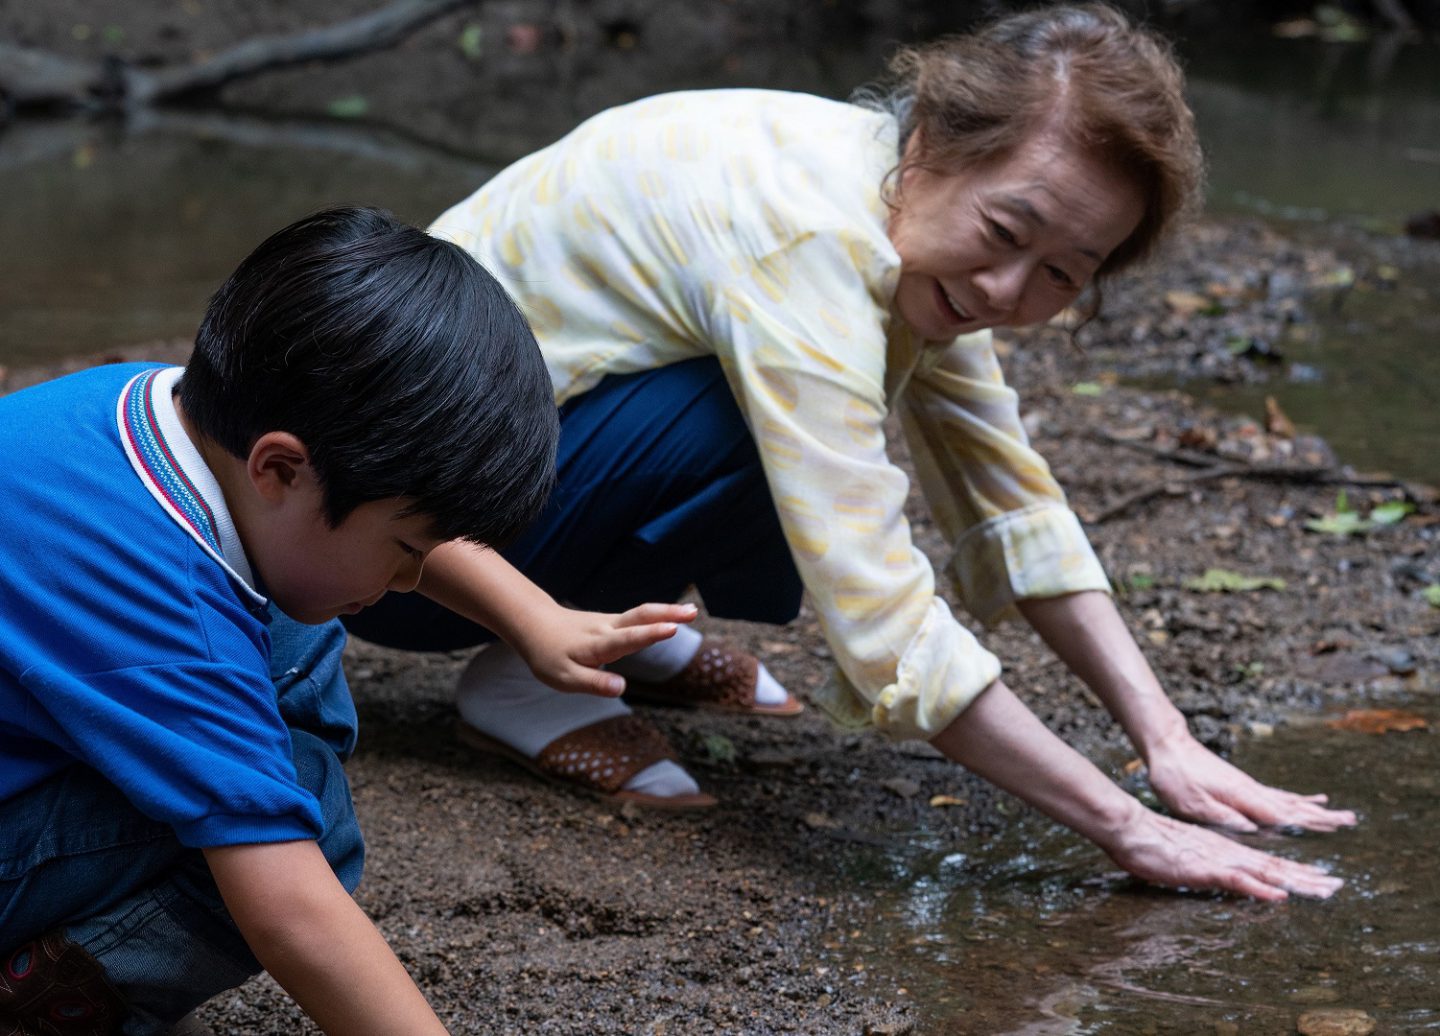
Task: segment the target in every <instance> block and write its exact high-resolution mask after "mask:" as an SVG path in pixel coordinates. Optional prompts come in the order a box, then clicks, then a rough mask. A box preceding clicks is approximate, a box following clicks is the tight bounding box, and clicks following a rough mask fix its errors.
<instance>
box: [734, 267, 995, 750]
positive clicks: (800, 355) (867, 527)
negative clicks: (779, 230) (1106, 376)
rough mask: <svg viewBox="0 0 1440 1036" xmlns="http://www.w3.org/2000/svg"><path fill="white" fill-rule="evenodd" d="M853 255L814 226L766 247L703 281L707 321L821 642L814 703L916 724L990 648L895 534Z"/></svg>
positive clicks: (879, 392)
mask: <svg viewBox="0 0 1440 1036" xmlns="http://www.w3.org/2000/svg"><path fill="white" fill-rule="evenodd" d="M866 255H867V253H866V250H865V248H864V247H863V245H862V244H861V243H858V242H855V241H852V242H850V243H849V247H845V246H844V245H843V243H842V245H841V246H839V247H837V246H836V244H835V242H834V241H832V240H829V239H825V238H819V239H808V240H804V241H801V242H800V243H797V244H796V245H794V246H792V247H790V248H787V249H785V250H783V251H781V252H777V253H774V254H771V255H768V256H766V257H764V258H763V259H761V260H758V261H756V262H755V263H753V264H752V265H751V266H750V267H749V268H748V269H746V270H745V271H744V272H743V275H742V276H738V277H735V278H732V279H730V280H729V281H728V282H726V283H724V284H722V285H719V286H717V288H716V294H715V301H714V308H713V314H712V327H711V329H710V330H711V338H712V340H713V341H715V342H716V343H718V345H717V351H718V353H719V355H720V359H721V363H722V367H723V368H724V369H725V371H726V374H727V377H728V378H729V379H730V381H731V384H732V387H733V388H734V391H735V394H736V398H737V399H738V400H739V401H740V404H741V408H742V410H743V411H744V413H745V415H746V419H747V421H748V422H749V424H750V427H751V430H752V433H753V434H754V437H755V441H756V444H757V446H758V448H759V451H760V455H761V458H762V461H763V463H764V465H765V471H766V476H767V478H768V480H769V484H770V488H771V493H772V495H773V498H774V500H775V505H776V510H777V511H778V513H779V516H780V521H781V525H782V526H783V528H784V530H785V535H786V537H787V540H788V541H789V544H790V547H791V551H792V553H793V555H794V557H795V561H796V565H797V567H798V569H799V571H800V574H801V577H802V579H803V580H804V582H805V586H806V589H807V590H808V591H809V594H810V599H811V603H812V605H813V606H814V608H815V610H816V614H817V616H818V619H819V622H820V624H821V627H822V628H823V630H824V632H825V635H826V638H827V640H828V641H829V643H830V646H831V649H832V650H833V652H834V655H835V660H836V663H837V667H838V672H837V674H836V678H835V680H834V681H833V682H832V684H831V685H830V686H829V687H828V688H827V689H826V691H825V692H824V693H823V694H822V695H821V699H822V700H821V702H820V704H821V705H822V706H823V707H825V708H826V710H827V711H828V712H830V713H831V715H832V716H834V717H835V718H836V719H837V720H839V721H841V722H843V723H863V722H867V721H868V722H873V723H875V724H876V725H878V726H880V727H882V728H884V729H885V730H886V731H887V732H889V733H891V734H892V735H895V736H899V737H922V738H925V737H930V736H933V735H934V734H936V733H938V732H939V731H941V730H943V729H944V728H945V727H946V726H948V725H949V723H950V722H951V720H953V719H954V718H955V717H956V716H957V715H959V714H960V712H962V711H963V710H964V709H965V707H966V706H967V705H969V703H970V702H971V701H972V700H973V699H974V698H975V697H976V696H977V695H978V694H979V693H980V692H981V691H982V690H984V688H985V687H987V686H988V685H989V684H990V683H992V682H993V681H994V680H995V679H996V678H997V677H998V676H999V673H1000V663H999V661H998V660H997V659H996V658H995V656H994V655H992V654H991V653H990V652H988V651H986V650H985V649H984V648H983V647H981V646H980V644H979V643H978V642H977V641H976V639H975V637H974V636H973V635H972V634H971V633H970V632H969V631H968V630H966V629H965V628H964V627H963V626H962V625H960V623H958V622H957V621H956V620H955V617H954V616H953V615H952V614H951V612H950V610H949V608H948V606H947V605H946V604H945V602H944V600H943V599H941V598H940V597H938V596H937V595H936V593H935V574H934V570H933V568H932V567H931V565H930V563H929V561H928V560H927V559H926V558H925V556H924V555H923V554H922V553H921V552H920V551H919V550H917V549H916V547H915V546H914V544H913V542H912V539H911V534H910V526H909V523H908V521H907V520H906V518H905V513H904V507H905V499H906V496H907V492H908V489H909V479H908V478H907V476H906V474H905V473H904V472H903V471H902V470H901V469H900V468H899V467H897V466H896V465H895V464H894V463H893V462H892V461H891V460H890V459H889V458H888V456H887V455H886V450H885V435H884V430H883V421H884V417H885V413H886V401H885V394H884V381H885V369H884V368H885V356H886V350H885V338H884V328H885V325H886V322H887V320H888V314H887V313H886V311H885V309H884V308H883V306H882V302H881V300H880V299H878V298H876V297H874V295H873V294H872V293H871V291H870V290H869V289H868V288H867V287H866V284H867V277H866V276H864V275H863V273H862V271H861V270H860V269H857V267H863V265H864V264H865V262H866V261H867V259H866ZM876 261H878V260H876ZM868 280H869V281H871V282H873V280H874V278H868Z"/></svg>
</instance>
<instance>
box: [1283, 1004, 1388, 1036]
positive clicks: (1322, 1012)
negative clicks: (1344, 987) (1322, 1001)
mask: <svg viewBox="0 0 1440 1036" xmlns="http://www.w3.org/2000/svg"><path fill="white" fill-rule="evenodd" d="M1375 1025H1376V1022H1375V1019H1374V1018H1371V1017H1370V1016H1369V1015H1368V1014H1366V1013H1365V1012H1364V1011H1360V1010H1356V1009H1355V1008H1353V1007H1322V1008H1319V1009H1317V1010H1314V1011H1306V1012H1305V1013H1304V1014H1302V1015H1301V1016H1300V1017H1299V1018H1297V1019H1296V1020H1295V1031H1296V1032H1298V1033H1300V1036H1370V1033H1372V1032H1374V1031H1375Z"/></svg>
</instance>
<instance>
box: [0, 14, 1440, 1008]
mask: <svg viewBox="0 0 1440 1036" xmlns="http://www.w3.org/2000/svg"><path fill="white" fill-rule="evenodd" d="M867 46H869V50H866V51H865V53H864V54H863V55H859V51H858V49H857V48H855V47H849V45H848V44H847V43H846V42H845V41H838V42H837V43H836V44H835V51H836V53H835V54H833V55H832V54H826V55H824V56H823V57H824V58H825V60H814V59H813V55H810V54H808V53H807V54H803V55H802V54H800V53H798V52H797V53H793V54H791V53H784V52H781V53H776V54H772V55H769V56H768V58H767V59H766V61H765V67H768V68H772V69H777V70H785V74H786V75H787V78H786V79H785V80H784V81H783V83H782V84H781V85H785V86H787V87H789V88H797V89H810V90H814V91H816V92H820V93H826V94H830V95H834V96H843V95H844V94H845V93H847V92H848V91H849V90H850V89H851V88H852V87H853V86H855V85H856V84H857V83H858V81H859V79H860V77H861V76H863V75H864V74H865V71H860V72H857V71H856V69H857V68H861V69H865V70H868V71H871V72H873V71H874V70H875V69H878V68H879V60H878V55H877V54H875V53H873V51H874V50H875V48H874V46H873V41H872V43H871V44H869V45H867ZM847 48H849V49H847ZM1190 50H1191V53H1190V66H1191V81H1192V96H1193V99H1194V103H1195V108H1196V111H1197V115H1198V118H1199V120H1200V124H1201V129H1202V136H1203V138H1204V139H1205V141H1206V142H1207V145H1208V149H1209V154H1210V159H1211V181H1212V201H1211V203H1212V207H1213V208H1215V209H1216V210H1218V211H1228V212H1236V211H1239V212H1245V213H1250V214H1259V215H1261V216H1264V217H1266V218H1269V219H1275V220H1280V221H1284V222H1285V223H1286V224H1287V226H1288V227H1289V228H1290V229H1291V230H1292V231H1293V232H1295V233H1300V234H1315V235H1319V237H1320V238H1321V239H1322V240H1328V239H1329V237H1328V235H1330V234H1331V232H1332V231H1333V229H1334V228H1335V227H1336V226H1340V227H1342V229H1344V231H1345V234H1346V235H1348V236H1347V237H1346V238H1345V239H1346V240H1348V241H1358V242H1360V245H1359V247H1360V248H1362V250H1363V249H1366V248H1369V247H1370V245H1369V244H1367V243H1366V242H1367V241H1369V242H1372V243H1373V242H1380V243H1381V245H1382V246H1383V251H1384V254H1385V255H1386V257H1387V258H1386V260H1385V262H1386V264H1387V265H1389V266H1391V267H1392V268H1393V273H1392V275H1391V277H1390V278H1389V280H1390V281H1391V283H1392V284H1393V290H1389V291H1386V292H1383V293H1382V292H1371V293H1368V294H1367V293H1364V292H1358V291H1357V292H1355V293H1352V295H1351V296H1350V297H1349V298H1348V299H1347V300H1346V303H1345V305H1344V307H1343V308H1342V309H1340V310H1338V311H1335V312H1332V313H1326V314H1321V315H1320V318H1319V333H1318V334H1316V335H1315V336H1313V340H1312V341H1311V342H1309V343H1307V344H1304V345H1303V346H1297V347H1296V352H1295V354H1294V355H1292V356H1291V357H1290V358H1291V359H1292V360H1294V361H1296V362H1297V363H1300V364H1303V365H1304V367H1305V368H1307V369H1309V370H1311V371H1313V372H1316V374H1317V375H1318V376H1314V377H1308V378H1305V379H1301V380H1290V379H1287V378H1285V377H1284V376H1283V375H1282V376H1280V377H1278V378H1277V381H1276V383H1275V384H1273V385H1268V386H1263V387H1261V388H1258V389H1236V388H1234V387H1224V388H1223V389H1220V388H1213V387H1211V386H1205V385H1198V384H1191V385H1187V386H1186V388H1187V389H1189V390H1190V391H1192V392H1198V393H1204V394H1206V395H1209V396H1211V397H1212V398H1213V399H1214V400H1215V402H1217V403H1218V404H1219V405H1221V406H1227V407H1231V408H1236V409H1240V410H1243V411H1245V412H1247V413H1250V414H1252V415H1257V416H1258V414H1259V413H1260V412H1261V410H1260V407H1261V403H1262V399H1263V396H1264V395H1266V394H1275V395H1278V396H1279V397H1280V399H1281V402H1282V405H1283V406H1284V407H1285V408H1286V409H1287V411H1288V412H1289V413H1290V415H1291V416H1292V417H1293V418H1294V419H1295V420H1296V422H1297V424H1299V425H1301V426H1302V427H1303V428H1305V429H1306V430H1312V431H1317V432H1319V433H1320V434H1322V435H1324V436H1326V437H1327V438H1328V439H1329V440H1330V441H1331V442H1332V444H1333V445H1334V446H1335V447H1336V449H1337V450H1338V452H1339V454H1340V456H1341V457H1343V458H1345V459H1346V460H1347V461H1350V462H1352V463H1355V464H1356V465H1357V466H1360V467H1378V468H1387V469H1389V470H1392V471H1394V472H1396V473H1397V474H1401V475H1405V476H1409V477H1413V478H1418V479H1423V480H1427V481H1430V482H1434V483H1440V407H1437V406H1436V405H1435V402H1434V394H1435V392H1436V389H1437V386H1440V348H1437V342H1440V245H1436V246H1433V247H1432V246H1428V245H1415V246H1405V247H1403V248H1400V247H1395V248H1392V247H1390V244H1393V243H1394V242H1395V235H1396V234H1397V233H1398V231H1399V228H1400V226H1401V224H1402V223H1403V221H1404V219H1405V218H1406V217H1407V216H1408V215H1410V214H1412V213H1415V212H1419V211H1422V210H1426V209H1435V208H1440V76H1437V75H1436V73H1435V69H1436V68H1437V67H1440V47H1437V46H1436V45H1435V44H1433V43H1432V44H1405V45H1395V46H1392V45H1390V44H1388V43H1374V44H1368V45H1353V46H1338V45H1327V44H1321V43H1318V42H1315V41H1280V40H1275V39H1272V38H1270V37H1269V36H1267V35H1263V34H1261V35H1256V36H1253V37H1246V38H1237V39H1234V40H1227V41H1226V42H1225V44H1224V45H1223V46H1217V45H1214V44H1204V43H1197V44H1196V45H1195V46H1194V47H1193V48H1190ZM837 55H838V56H837ZM857 55H859V56H857ZM748 57H749V56H748V55H747V59H748ZM860 57H863V58H864V59H865V60H863V61H862V60H860ZM872 59H873V60H872ZM726 67H729V66H726ZM751 67H752V66H751V65H746V64H743V63H741V64H736V65H735V66H734V68H737V69H739V71H734V72H728V73H726V74H725V75H724V76H721V77H719V78H715V77H708V78H707V77H701V76H696V77H694V78H692V79H690V80H683V81H674V79H673V78H672V79H671V80H669V81H666V82H665V84H664V85H665V86H666V87H668V88H675V87H680V86H713V85H750V86H754V85H767V83H768V82H769V80H762V81H757V80H756V79H755V78H753V77H751V76H750V75H749V73H748V72H747V69H749V68H751ZM796 70H799V71H798V72H797V71H796ZM777 74H779V73H777ZM650 88H651V89H654V88H655V86H654V83H653V82H651V83H650ZM640 92H644V91H643V90H640V89H638V88H637V90H636V91H635V93H636V94H637V95H638V93H640ZM561 93H562V91H560V90H558V89H557V90H556V91H555V99H554V100H553V101H544V102H540V103H546V104H553V108H552V109H549V110H546V111H544V112H539V113H537V115H536V117H535V118H534V120H533V122H534V126H536V127H543V128H544V135H543V136H540V135H538V134H539V133H540V130H535V129H532V131H531V132H533V133H536V134H537V136H536V139H532V140H527V139H523V134H520V135H518V136H516V137H515V139H514V140H512V142H511V147H510V152H511V153H507V154H498V155H495V156H483V157H482V156H478V155H464V154H456V153H455V152H454V151H453V149H447V148H443V147H429V146H425V145H423V144H418V145H417V143H416V141H415V139H414V137H413V136H409V135H399V134H396V133H393V132H391V131H388V130H385V129H382V128H376V127H373V126H366V125H360V124H353V123H344V122H333V123H330V124H324V125H319V124H317V123H316V121H315V120H311V121H309V122H306V123H304V124H301V125H298V126H296V125H287V124H284V123H279V122H276V121H273V120H266V119H260V118H256V117H253V116H249V117H241V116H227V117H224V118H211V117H207V116H205V115H203V114H199V113H194V112H190V113H169V114H165V115H160V116H156V117H154V118H151V119H149V120H147V121H144V122H138V123H134V124H132V125H130V126H129V127H128V128H124V127H120V126H118V125H109V124H99V125H94V124H86V123H83V122H81V121H79V120H64V121H57V122H39V121H26V122H21V123H18V124H15V125H13V126H11V127H9V128H7V129H5V130H4V131H3V132H0V198H3V204H0V243H3V246H4V247H3V248H0V367H3V366H10V367H16V366H20V365H24V364H34V363H44V362H49V361H53V360H54V359H56V358H57V357H60V356H62V355H68V354H78V353H94V352H102V351H104V350H106V349H109V348H113V347H116V346H119V345H128V344H134V343H137V342H145V341H149V340H157V339H173V338H184V337H188V336H189V335H190V334H192V333H193V329H194V326H195V323H196V321H197V319H198V316H199V314H200V312H201V310H202V309H203V306H204V303H205V300H206V298H207V296H208V294H209V293H210V292H211V291H212V290H213V289H214V287H215V286H216V285H217V283H218V282H219V281H220V279H221V278H223V276H224V275H225V274H226V273H227V272H228V271H229V270H230V269H231V268H232V267H233V266H234V264H235V262H236V261H237V260H238V259H239V258H240V257H241V256H242V255H243V254H244V253H245V252H246V251H248V250H249V248H251V247H252V246H253V245H254V244H255V243H256V241H257V239H258V238H259V237H260V236H261V234H262V233H263V232H264V231H267V230H269V229H271V228H274V227H277V226H279V225H281V224H283V223H284V222H286V221H287V220H289V219H292V218H295V217H297V216H299V215H302V214H304V213H306V212H309V211H313V210H315V209H317V208H320V207H323V206H325V205H328V204H336V203H352V202H364V203H369V204H378V205H382V206H386V207H388V208H391V209H393V210H395V211H396V212H397V213H399V214H400V215H401V216H403V217H405V218H409V219H412V220H414V221H417V222H421V223H423V222H424V221H426V220H427V219H429V218H430V217H432V216H433V215H434V214H436V213H438V212H440V211H441V210H442V209H443V208H445V207H446V206H448V205H449V204H450V203H452V202H453V201H454V200H455V199H457V198H459V197H461V196H462V195H464V194H465V193H467V192H469V191H470V190H472V189H473V188H474V186H475V185H476V184H478V183H480V182H482V181H483V180H484V179H485V178H486V177H487V176H489V175H491V174H492V173H493V172H494V171H495V170H496V169H497V168H498V167H499V165H500V164H502V163H503V162H504V161H505V160H508V159H509V158H513V157H516V156H518V155H519V154H521V153H523V152H524V151H525V150H529V149H530V148H533V147H538V146H541V145H543V144H545V143H547V142H548V140H549V139H551V138H552V137H553V136H554V133H553V127H554V124H555V123H556V121H557V119H559V120H563V119H570V120H571V122H572V123H573V122H574V121H578V120H579V119H580V118H581V117H583V116H584V115H586V114H589V110H590V105H591V103H592V100H591V99H590V98H588V97H587V98H582V97H576V96H561ZM605 99H606V100H607V101H609V102H612V103H613V102H614V101H617V100H621V99H623V98H619V97H613V96H611V97H608V98H605ZM557 113H559V114H557ZM511 121H516V120H513V119H512V120H511ZM521 121H523V120H521ZM1367 235H1372V236H1370V237H1367ZM1387 242H1388V243H1389V244H1387ZM1412 704H1413V705H1414V706H1415V707H1416V708H1418V709H1421V710H1422V711H1425V712H1426V713H1427V714H1428V715H1429V717H1430V719H1431V721H1432V726H1433V724H1434V723H1435V722H1440V708H1437V706H1436V705H1435V704H1434V702H1433V701H1432V700H1431V698H1430V697H1428V696H1422V699H1421V700H1419V701H1416V702H1414V703H1412ZM1432 737H1433V735H1432V734H1430V733H1427V732H1414V733H1407V734H1390V735H1383V736H1364V735H1359V734H1350V733H1342V732H1339V731H1333V730H1330V729H1328V728H1326V727H1324V726H1321V725H1316V724H1313V723H1312V724H1309V725H1306V724H1299V723H1297V724H1293V725H1289V726H1285V727H1282V728H1281V729H1280V730H1279V732H1277V733H1276V734H1275V736H1274V737H1272V738H1269V739H1265V740H1256V741H1250V742H1247V743H1246V744H1245V745H1244V746H1243V748H1242V751H1241V754H1240V758H1239V760H1238V761H1239V762H1240V763H1241V764H1242V765H1243V766H1244V767H1246V768H1247V769H1249V770H1250V771H1251V772H1253V773H1255V774H1256V775H1258V776H1259V777H1260V778H1261V779H1264V780H1267V781H1272V782H1275V783H1277V784H1280V785H1282V786H1286V787H1295V788H1316V789H1324V790H1328V791H1330V792H1331V793H1332V795H1333V796H1334V798H1335V800H1336V801H1337V802H1338V803H1341V804H1344V805H1346V806H1352V807H1355V808H1357V809H1358V810H1360V812H1361V813H1362V814H1363V815H1364V824H1363V826H1362V827H1361V828H1360V829H1359V830H1358V831H1356V832H1347V833H1341V834H1336V835H1330V836H1323V837H1320V836H1307V837H1300V838H1291V837H1285V836H1281V835H1271V836H1265V837H1262V838H1259V839H1257V840H1258V841H1259V842H1260V843H1261V844H1264V845H1265V846H1266V847H1267V848H1273V849H1274V850H1275V851H1278V852H1283V853H1289V854H1293V855H1295V856H1297V857H1300V858H1304V859H1309V860H1322V861H1326V862H1327V863H1328V864H1329V865H1330V866H1331V867H1333V869H1334V870H1335V871H1336V872H1337V873H1339V874H1342V875H1344V876H1345V877H1346V879H1347V885H1346V887H1345V888H1344V889H1343V890H1342V891H1341V892H1340V893H1339V894H1338V895H1337V896H1336V897H1335V898H1334V899H1333V900H1331V901H1328V902H1325V903H1313V902H1304V901H1295V902H1291V903H1287V904H1284V905H1278V906H1267V905H1262V904H1255V903H1246V902H1236V901H1231V900H1222V899H1213V898H1206V897H1191V896H1182V895H1172V894H1166V893H1162V892H1158V891H1154V890H1148V889H1144V888H1141V887H1138V886H1136V885H1135V884H1134V883H1132V882H1130V881H1128V880H1126V879H1125V878H1124V877H1123V876H1118V875H1114V874H1107V871H1108V868H1107V864H1106V862H1105V861H1104V860H1103V859H1102V858H1100V857H1099V856H1098V854H1097V853H1096V851H1095V850H1094V849H1092V848H1091V847H1090V846H1089V845H1088V844H1086V843H1082V842H1080V841H1078V840H1077V839H1075V838H1073V837H1072V836H1070V835H1068V834H1067V833H1065V832H1063V831H1061V830H1059V829H1057V828H1055V827H1054V825H1051V824H1049V823H1047V822H1045V821H1043V820H1042V819H1040V818H1037V817H1035V816H1032V815H1029V814H1028V813H1025V812H1024V811H1019V812H1018V813H1017V816H1016V817H1015V818H1014V824H1013V825H1012V826H1011V827H1010V828H1009V829H1008V830H1007V832H1006V833H1005V834H1004V835H1003V837H999V838H996V839H993V840H990V841H984V840H980V841H976V842H974V843H970V842H967V843H966V844H964V845H940V844H934V843H933V842H927V841H926V839H925V838H924V837H923V836H922V837H918V838H917V839H915V840H914V841H913V842H912V843H911V848H910V849H908V850H907V851H905V852H903V853H900V854H896V855H891V856H857V857H856V859H855V860H854V862H853V868H854V870H855V876H856V879H857V881H860V882H861V883H862V884H863V886H864V887H865V888H867V889H869V890H871V896H872V899H873V916H872V917H870V918H867V920H866V921H865V924H864V926H863V928H861V929H857V930H856V931H855V932H854V933H851V934H850V936H848V937H847V938H844V939H841V940H838V941H837V942H836V944H835V945H833V946H832V947H831V948H830V950H829V952H830V953H831V954H832V955H833V957H834V959H835V960H836V961H838V962H841V966H843V967H845V968H847V969H855V968H863V969H866V970H868V971H870V972H871V973H877V974H881V975H884V976H887V978H888V980H889V981H888V982H887V986H888V987H890V988H893V986H894V985H900V986H903V987H905V988H906V989H907V990H908V991H909V994H910V995H911V996H912V997H913V998H914V1000H915V1002H916V1003H917V1005H920V1010H921V1012H922V1014H923V1017H924V1018H925V1024H926V1030H925V1031H927V1032H935V1033H1011V1034H1050V1033H1056V1034H1059V1033H1065V1034H1072V1033H1074V1034H1079V1033H1114V1034H1121V1033H1123V1034H1133V1033H1161V1032H1175V1033H1214V1034H1217V1036H1224V1034H1238V1033H1271V1032H1293V1031H1294V1029H1295V1024H1296V1019H1297V1017H1298V1016H1299V1015H1300V1014H1301V1013H1303V1012H1305V1011H1307V1010H1321V1009H1334V1008H1354V1009H1358V1010H1362V1011H1364V1012H1366V1013H1367V1014H1368V1015H1370V1016H1371V1017H1373V1018H1375V1019H1376V1020H1377V1021H1378V1022H1379V1023H1380V1025H1381V1029H1380V1031H1384V1032H1406V1033H1409V1032H1424V1031H1440V880H1437V873H1440V872H1437V868H1436V864H1435V859H1436V854H1437V850H1440V845H1437V841H1440V835H1437V831H1440V770H1437V768H1436V766H1435V759H1436V753H1435V746H1434V742H1433V740H1432ZM1096 875H1102V876H1101V877H1096Z"/></svg>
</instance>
